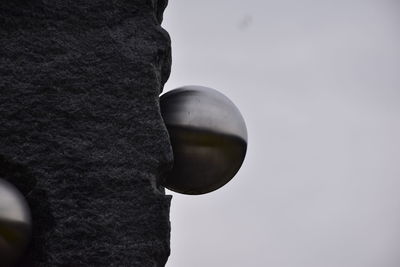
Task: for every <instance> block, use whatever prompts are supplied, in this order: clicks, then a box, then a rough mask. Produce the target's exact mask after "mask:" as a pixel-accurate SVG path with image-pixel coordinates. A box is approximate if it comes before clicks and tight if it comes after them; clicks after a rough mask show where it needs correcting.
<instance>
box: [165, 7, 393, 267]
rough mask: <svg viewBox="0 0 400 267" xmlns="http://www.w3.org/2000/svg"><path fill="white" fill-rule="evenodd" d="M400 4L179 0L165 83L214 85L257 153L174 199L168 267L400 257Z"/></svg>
mask: <svg viewBox="0 0 400 267" xmlns="http://www.w3.org/2000/svg"><path fill="white" fill-rule="evenodd" d="M399 23H400V2H399V1H396V0H390V1H387V0H376V1H369V0H364V1H356V0H355V1H352V0H348V1H340V0H339V1H296V0H283V1H268V0H247V1H237V0H217V1H216V0H214V1H211V0H203V1H194V0H171V1H170V3H169V6H168V8H167V10H166V13H165V17H164V23H163V26H164V28H166V29H167V30H168V31H169V33H170V35H171V38H172V48H173V65H172V67H173V68H172V75H171V78H170V80H169V82H168V83H167V85H166V90H169V89H173V88H176V87H179V86H182V85H188V84H196V85H203V86H209V87H213V88H215V89H218V90H219V91H221V92H223V93H224V94H226V95H227V96H228V97H229V98H231V100H232V101H233V102H235V103H236V104H237V106H238V107H239V109H240V110H241V111H242V114H243V116H244V118H245V119H246V122H247V127H248V132H249V148H248V154H247V158H246V160H245V163H244V165H243V167H242V169H241V170H240V171H239V173H238V174H237V176H236V177H235V178H234V179H233V180H232V181H231V182H230V183H229V184H227V185H226V186H224V187H223V188H221V189H219V190H218V191H215V192H213V193H210V194H207V195H202V196H184V195H179V194H175V193H172V192H168V193H169V194H173V196H174V197H173V200H172V207H171V222H172V238H171V248H172V254H171V257H170V259H169V263H168V264H167V267H221V266H229V267H244V266H246V267H247V266H249V267H267V266H272V267H321V266H322V267H398V266H400V49H399V48H400V24H399Z"/></svg>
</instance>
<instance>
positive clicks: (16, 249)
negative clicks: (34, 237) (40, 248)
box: [0, 179, 31, 267]
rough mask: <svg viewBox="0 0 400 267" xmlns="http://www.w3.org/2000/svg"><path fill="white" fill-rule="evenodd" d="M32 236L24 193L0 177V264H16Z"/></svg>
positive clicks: (5, 266)
mask: <svg viewBox="0 0 400 267" xmlns="http://www.w3.org/2000/svg"><path fill="white" fill-rule="evenodd" d="M30 236H31V215H30V211H29V208H28V205H27V203H26V201H25V199H24V197H23V196H22V194H21V193H20V192H19V191H18V190H17V189H16V188H15V187H14V186H12V185H11V184H10V183H8V182H6V181H4V180H2V179H0V266H4V267H8V266H14V264H16V263H17V262H18V260H19V259H20V257H21V256H22V254H23V253H24V251H25V248H26V246H27V244H28V242H29V239H30Z"/></svg>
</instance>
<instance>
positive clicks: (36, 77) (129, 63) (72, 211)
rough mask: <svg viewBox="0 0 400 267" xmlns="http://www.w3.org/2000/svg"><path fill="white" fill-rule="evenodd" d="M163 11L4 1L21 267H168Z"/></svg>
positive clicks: (9, 150)
mask: <svg viewBox="0 0 400 267" xmlns="http://www.w3.org/2000/svg"><path fill="white" fill-rule="evenodd" d="M166 4H167V1H166V0H159V1H157V0H90V1H89V0H73V1H72V0H12V1H0V177H1V178H3V179H6V180H8V181H10V182H11V183H13V184H14V185H16V186H17V187H18V188H19V189H20V190H21V191H22V193H23V194H24V195H25V196H26V198H27V200H28V202H29V205H30V207H31V210H32V213H33V225H34V228H33V241H32V243H31V245H30V247H29V248H28V251H27V254H26V255H25V257H24V259H23V260H22V262H21V263H20V266H40V267H47V266H51V267H54V266H141V267H146V266H164V265H165V262H166V261H167V258H168V256H169V253H170V248H169V233H170V224H169V205H170V197H169V196H166V195H165V192H164V190H163V188H161V187H160V186H159V179H160V177H162V175H163V173H164V172H165V171H167V170H168V169H169V168H170V167H171V162H172V152H171V148H170V144H169V141H168V134H167V131H166V129H165V126H164V124H163V121H162V118H161V116H160V112H159V101H158V97H159V94H160V93H161V91H162V88H163V85H164V83H165V82H166V80H167V79H168V76H169V72H170V65H171V61H170V40H169V36H168V34H167V33H166V32H165V31H164V30H163V29H162V28H161V26H160V24H161V20H162V13H163V11H164V8H165V7H166ZM0 266H1V264H0Z"/></svg>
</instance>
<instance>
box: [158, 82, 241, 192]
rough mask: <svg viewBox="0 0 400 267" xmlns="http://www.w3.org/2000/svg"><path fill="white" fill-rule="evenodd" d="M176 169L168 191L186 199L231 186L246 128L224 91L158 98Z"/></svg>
mask: <svg viewBox="0 0 400 267" xmlns="http://www.w3.org/2000/svg"><path fill="white" fill-rule="evenodd" d="M160 106H161V113H162V116H163V119H164V122H165V124H166V126H167V129H168V132H169V135H170V139H171V145H172V150H173V153H174V166H173V169H172V171H171V172H170V173H169V174H168V176H167V177H166V178H165V181H164V186H165V187H167V188H168V189H170V190H172V191H176V192H179V193H184V194H191V195H197V194H204V193H208V192H211V191H214V190H216V189H218V188H220V187H222V186H223V185H225V184H226V183H228V182H229V181H230V180H231V179H232V178H233V177H234V176H235V174H236V173H237V171H238V170H239V168H240V167H241V165H242V163H243V160H244V158H245V155H246V149H247V130H246V124H245V122H244V119H243V117H242V115H241V114H240V112H239V110H238V109H237V107H236V106H235V105H234V104H233V103H232V102H231V101H230V100H229V99H228V98H227V97H226V96H224V95H223V94H221V93H220V92H218V91H216V90H214V89H211V88H207V87H201V86H185V87H181V88H178V89H175V90H172V91H170V92H167V93H166V94H164V95H163V96H161V98H160Z"/></svg>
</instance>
